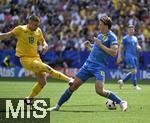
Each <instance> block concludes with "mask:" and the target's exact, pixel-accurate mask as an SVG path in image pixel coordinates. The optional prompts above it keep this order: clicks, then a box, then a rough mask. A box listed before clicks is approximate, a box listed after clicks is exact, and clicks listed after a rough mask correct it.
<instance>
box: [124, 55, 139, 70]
mask: <svg viewBox="0 0 150 123" xmlns="http://www.w3.org/2000/svg"><path fill="white" fill-rule="evenodd" d="M137 65H138V61H137V58H134V57H133V58H131V57H130V58H126V59H125V66H126V68H127V69H136V68H137Z"/></svg>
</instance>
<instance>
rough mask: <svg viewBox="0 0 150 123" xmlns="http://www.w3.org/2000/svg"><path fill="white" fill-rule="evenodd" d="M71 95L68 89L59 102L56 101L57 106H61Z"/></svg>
mask: <svg viewBox="0 0 150 123" xmlns="http://www.w3.org/2000/svg"><path fill="white" fill-rule="evenodd" d="M71 95H72V92H71V91H70V89H69V88H68V89H66V91H65V92H64V93H63V94H62V95H61V97H60V99H59V101H58V103H57V104H58V105H59V106H61V105H62V104H63V103H65V102H66V101H67V100H68V99H69V98H70V97H71Z"/></svg>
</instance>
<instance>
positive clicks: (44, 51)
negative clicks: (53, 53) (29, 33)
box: [42, 40, 48, 54]
mask: <svg viewBox="0 0 150 123" xmlns="http://www.w3.org/2000/svg"><path fill="white" fill-rule="evenodd" d="M47 50H48V44H47V43H46V41H45V40H44V41H43V44H42V54H45V53H46V52H47Z"/></svg>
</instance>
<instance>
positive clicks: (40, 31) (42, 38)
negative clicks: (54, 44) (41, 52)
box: [38, 28, 44, 43]
mask: <svg viewBox="0 0 150 123" xmlns="http://www.w3.org/2000/svg"><path fill="white" fill-rule="evenodd" d="M43 41H44V37H43V33H42V30H41V29H40V28H39V37H38V42H39V43H43Z"/></svg>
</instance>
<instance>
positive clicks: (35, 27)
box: [28, 20, 39, 31]
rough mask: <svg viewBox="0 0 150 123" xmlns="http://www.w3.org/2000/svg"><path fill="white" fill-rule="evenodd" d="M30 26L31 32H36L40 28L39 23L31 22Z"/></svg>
mask: <svg viewBox="0 0 150 123" xmlns="http://www.w3.org/2000/svg"><path fill="white" fill-rule="evenodd" d="M28 25H29V28H30V30H31V31H35V30H36V29H37V28H38V27H39V22H38V21H33V20H30V21H29V23H28Z"/></svg>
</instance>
